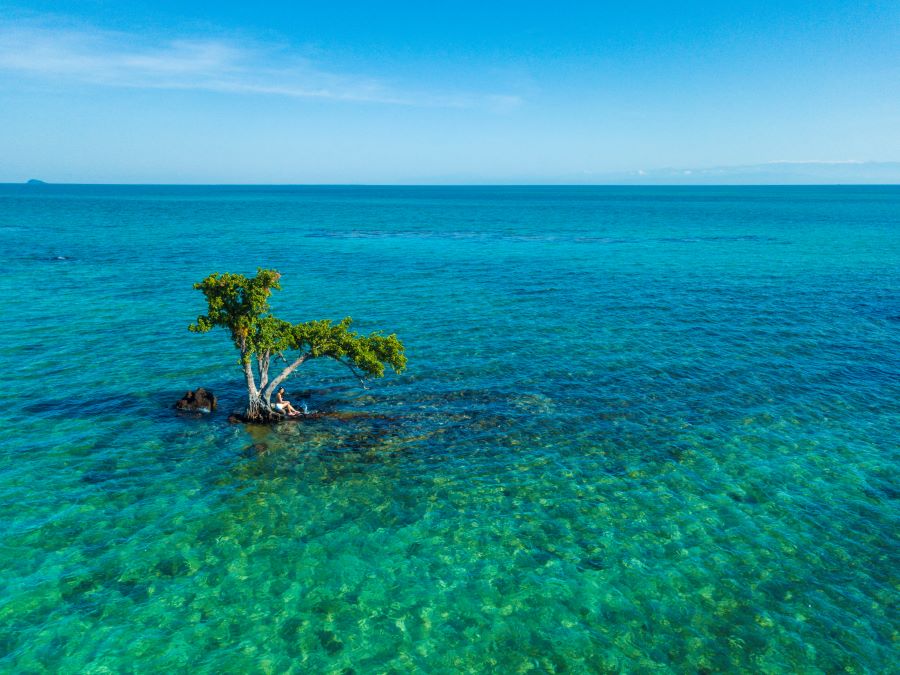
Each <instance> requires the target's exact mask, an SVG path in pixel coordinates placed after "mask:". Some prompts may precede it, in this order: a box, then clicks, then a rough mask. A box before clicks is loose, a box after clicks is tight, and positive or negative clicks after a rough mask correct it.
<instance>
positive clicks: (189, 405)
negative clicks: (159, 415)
mask: <svg viewBox="0 0 900 675" xmlns="http://www.w3.org/2000/svg"><path fill="white" fill-rule="evenodd" d="M216 403H217V401H216V397H215V395H214V394H213V393H212V392H211V391H207V390H206V389H204V388H203V387H200V388H199V389H197V390H196V391H188V392H186V393H185V395H184V396H182V397H181V400H179V401H178V403H176V404H175V407H176V408H177V409H178V410H188V411H191V412H212V411H213V410H215V409H216Z"/></svg>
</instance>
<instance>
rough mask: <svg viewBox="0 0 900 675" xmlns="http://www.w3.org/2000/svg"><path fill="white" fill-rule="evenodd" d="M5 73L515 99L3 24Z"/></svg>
mask: <svg viewBox="0 0 900 675" xmlns="http://www.w3.org/2000/svg"><path fill="white" fill-rule="evenodd" d="M0 71H5V72H7V73H15V74H17V75H19V76H26V77H30V78H40V79H53V80H57V81H60V80H61V81H65V82H69V83H73V82H74V83H81V84H91V85H97V86H106V87H128V88H140V89H182V90H201V91H212V92H222V93H232V94H245V95H246V94H258V95H270V96H281V97H290V98H317V99H327V100H333V101H350V102H352V101H356V102H367V103H382V104H391V105H408V106H426V107H446V108H484V109H488V110H492V111H496V112H505V111H508V110H510V109H512V108H515V107H516V106H518V105H519V104H520V103H521V100H520V98H519V97H518V96H515V95H508V94H497V93H476V92H459V91H435V90H427V91H422V90H418V89H416V88H414V87H404V86H401V85H397V84H394V83H392V82H390V81H388V80H386V79H384V78H380V77H370V76H364V75H356V74H348V73H341V72H333V71H331V70H329V69H327V68H325V67H324V66H322V65H321V64H320V63H317V62H316V61H314V60H313V59H311V58H309V57H306V56H304V55H302V54H301V53H298V52H297V51H296V50H292V49H290V48H287V47H283V46H281V47H277V46H276V47H273V46H271V45H263V44H259V43H249V42H246V41H241V42H240V43H239V42H238V41H236V40H233V39H228V38H190V37H188V38H178V39H168V40H155V41H154V40H149V39H147V38H146V37H144V36H142V35H138V34H131V33H123V32H114V31H104V30H100V29H97V28H93V27H83V26H79V27H61V26H54V25H47V24H46V23H36V22H17V23H6V24H3V23H0Z"/></svg>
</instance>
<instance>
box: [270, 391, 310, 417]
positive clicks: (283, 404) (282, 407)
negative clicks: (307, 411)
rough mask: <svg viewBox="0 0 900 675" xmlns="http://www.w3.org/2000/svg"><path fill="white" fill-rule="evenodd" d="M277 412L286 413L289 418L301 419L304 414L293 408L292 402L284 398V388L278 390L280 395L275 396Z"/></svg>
mask: <svg viewBox="0 0 900 675" xmlns="http://www.w3.org/2000/svg"><path fill="white" fill-rule="evenodd" d="M275 410H277V411H278V412H280V413H284V414H285V415H287V416H288V417H299V416H300V415H302V414H303V413H301V412H300V411H299V410H297V409H296V408H295V407H294V406H292V405H291V402H290V401H288V400H287V399H286V398H285V397H284V387H281V389H279V390H278V393H277V394H275Z"/></svg>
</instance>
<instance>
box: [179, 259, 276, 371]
mask: <svg viewBox="0 0 900 675" xmlns="http://www.w3.org/2000/svg"><path fill="white" fill-rule="evenodd" d="M280 277H281V275H280V274H279V273H278V272H276V271H275V270H264V269H262V268H260V269H257V271H256V276H255V277H253V278H252V279H248V278H247V277H245V276H244V275H243V274H218V273H214V274H210V275H209V276H208V277H206V278H205V279H204V280H203V281H201V282H199V283H196V284H194V288H196V289H197V290H199V291H202V293H203V295H204V296H205V297H206V304H207V311H206V314H204V315H201V316H198V317H197V323H195V324H191V325H190V326H189V327H188V330H190V331H192V332H194V333H206V332H207V331H209V330H212V329H213V328H216V327H221V328H225V329H227V330H228V331H229V333H231V339H232V340H233V341H234V346H235V347H237V349H238V351H239V352H240V353H241V362H246V361H247V360H248V359H249V358H250V356H251V355H253V354H258V353H262V352H265V351H266V350H269V351H281V350H282V349H286V348H287V347H288V344H287V342H285V337H286V336H287V335H289V333H290V324H289V323H287V322H286V321H281V320H279V319H276V318H275V317H273V316H272V315H271V314H269V296H270V295H272V291H273V290H279V289H280V288H281V285H280V284H279V279H280ZM279 347H281V349H279Z"/></svg>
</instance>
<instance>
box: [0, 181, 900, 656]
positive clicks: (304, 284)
mask: <svg viewBox="0 0 900 675" xmlns="http://www.w3.org/2000/svg"><path fill="white" fill-rule="evenodd" d="M898 228H900V188H893V187H811V188H810V187H802V188H801V187H797V188H340V187H322V188H249V187H248V188H227V187H222V188H190V187H178V188H176V187H65V186H0V234H2V239H0V254H2V263H3V265H4V270H5V272H4V274H3V275H2V278H0V292H2V294H3V296H4V298H5V302H4V306H5V307H6V312H7V320H6V321H4V322H2V323H0V338H2V344H3V346H4V349H3V351H2V353H0V365H2V369H3V371H4V372H6V373H7V374H11V375H12V382H8V383H7V386H6V387H4V388H3V390H2V393H0V396H2V398H3V400H2V403H3V405H2V410H0V414H2V416H3V426H2V431H0V434H2V443H3V452H2V453H0V519H2V522H3V523H4V528H3V533H2V535H0V567H2V569H3V571H4V574H3V583H2V593H0V670H6V671H15V672H39V671H47V670H50V671H65V672H108V671H113V672H121V671H130V670H137V671H141V672H153V671H159V672H172V671H177V670H184V669H199V670H203V671H216V672H287V671H290V670H293V671H294V672H336V673H337V672H349V671H348V670H347V669H351V668H352V669H353V670H354V671H355V672H358V673H363V672H388V671H391V670H393V671H395V672H407V671H410V670H420V671H423V672H456V671H476V670H477V671H486V670H494V671H496V672H527V671H535V672H561V671H564V670H569V671H573V672H616V671H621V670H627V671H631V672H649V671H663V672H665V671H671V672H689V671H692V672H693V671H696V672H714V671H716V672H717V671H723V670H729V671H747V672H750V671H752V672H835V671H839V670H844V669H846V670H848V671H849V672H860V673H864V672H872V673H876V672H887V671H889V670H892V669H894V668H896V667H897V661H896V657H895V654H896V644H897V640H898V628H897V626H898V622H897V619H898V616H897V606H898V603H897V601H898V592H897V588H898V582H900V579H898V573H897V570H898V569H900V564H898V563H900V559H898V558H900V556H898V547H897V539H896V536H897V531H898V527H897V526H898V511H897V497H898V491H897V484H896V476H897V470H898V468H900V454H898V443H897V440H896V439H897V433H896V429H897V427H898V423H900V403H898V402H900V376H898V373H900V291H898V289H900V283H898V282H900V229H898ZM260 265H261V266H267V267H268V266H270V267H276V268H277V269H279V270H280V271H281V272H282V273H283V275H284V276H283V279H282V281H283V286H284V290H283V291H282V292H280V293H278V294H277V295H276V297H275V298H274V301H273V304H274V307H275V309H276V312H277V313H278V314H279V315H282V316H283V317H284V318H289V319H292V320H305V319H310V318H324V317H332V318H340V317H342V316H344V315H347V314H349V315H352V316H353V317H354V318H355V319H356V320H357V322H358V327H359V328H360V329H362V330H372V329H376V328H385V329H387V330H389V331H396V332H397V333H398V334H399V335H400V336H401V338H403V339H404V341H405V342H406V344H407V349H408V357H409V361H410V365H409V369H408V370H407V372H406V373H404V374H403V375H401V376H390V377H387V378H385V379H384V380H379V381H375V382H373V383H372V385H371V388H370V389H368V390H363V389H361V388H360V387H359V386H358V385H357V383H356V382H355V381H353V380H352V379H348V378H347V377H346V371H342V370H341V369H340V368H339V367H337V366H335V365H329V364H327V363H314V364H311V365H309V366H308V367H304V368H303V369H301V371H300V372H299V374H298V376H297V377H295V378H293V379H291V380H289V382H288V387H287V388H288V392H289V397H290V398H292V400H295V401H298V402H305V403H306V404H307V405H308V406H309V407H310V409H315V410H324V411H336V412H342V413H355V414H353V415H344V416H342V417H325V418H322V419H318V420H313V421H309V422H305V423H299V424H285V425H283V426H281V427H277V428H274V429H267V428H254V427H246V428H245V427H242V426H232V425H229V424H228V423H227V422H226V420H225V417H226V415H227V411H228V410H229V409H231V408H233V407H236V406H238V405H239V400H240V394H241V391H240V385H241V377H240V373H239V370H238V368H237V367H236V365H235V354H234V353H233V352H232V351H231V348H230V346H229V344H228V341H227V338H226V336H225V335H224V334H221V333H214V334H207V335H194V334H190V333H188V331H187V330H186V327H187V325H188V323H189V322H190V321H192V320H193V319H194V318H195V317H196V315H197V314H198V313H201V312H202V311H203V304H202V297H201V295H200V294H199V293H198V292H197V291H194V290H192V288H191V284H192V283H193V282H195V281H198V280H200V279H201V278H203V277H204V276H205V275H207V274H209V273H210V272H213V271H239V272H244V273H248V274H249V273H252V272H253V271H254V270H255V268H256V267H257V266H260ZM197 386H206V387H208V388H211V389H213V390H214V391H215V392H216V394H217V395H218V396H219V397H220V400H221V402H222V409H221V410H220V412H219V413H217V414H215V415H213V416H210V417H202V418H195V417H191V416H186V415H179V414H176V413H175V412H174V411H173V410H172V409H171V405H172V403H174V401H175V400H176V399H177V398H178V397H179V396H180V395H181V394H182V393H183V392H184V391H185V390H187V389H190V388H195V387H197ZM104 669H107V670H104Z"/></svg>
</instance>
